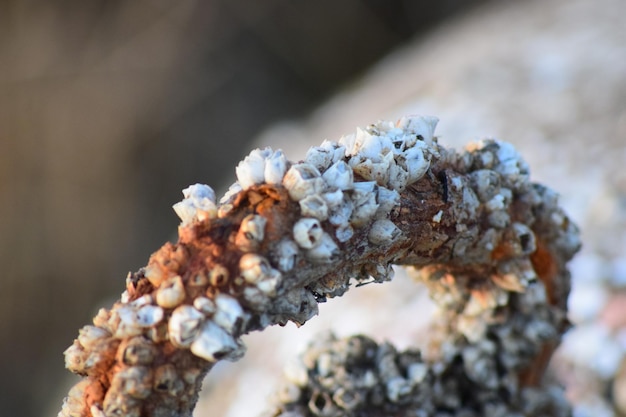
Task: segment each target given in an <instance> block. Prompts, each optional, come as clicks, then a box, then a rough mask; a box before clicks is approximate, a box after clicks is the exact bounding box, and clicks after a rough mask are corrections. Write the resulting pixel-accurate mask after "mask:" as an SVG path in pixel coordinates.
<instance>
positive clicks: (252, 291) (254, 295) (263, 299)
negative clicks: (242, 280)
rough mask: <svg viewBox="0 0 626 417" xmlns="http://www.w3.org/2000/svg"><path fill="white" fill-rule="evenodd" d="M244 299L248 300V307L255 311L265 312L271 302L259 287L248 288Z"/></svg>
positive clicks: (245, 289)
mask: <svg viewBox="0 0 626 417" xmlns="http://www.w3.org/2000/svg"><path fill="white" fill-rule="evenodd" d="M243 298H244V299H245V300H246V302H247V305H248V306H250V307H252V308H253V309H255V310H259V311H261V310H263V309H264V308H266V307H267V306H268V304H269V302H270V299H269V297H268V296H267V294H265V293H264V292H263V291H261V290H260V289H259V288H258V287H246V288H244V290H243Z"/></svg>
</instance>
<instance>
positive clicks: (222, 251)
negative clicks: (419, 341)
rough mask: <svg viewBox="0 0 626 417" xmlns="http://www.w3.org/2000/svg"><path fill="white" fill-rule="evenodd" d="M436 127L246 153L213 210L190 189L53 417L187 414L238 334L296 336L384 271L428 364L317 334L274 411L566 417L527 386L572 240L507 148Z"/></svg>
mask: <svg viewBox="0 0 626 417" xmlns="http://www.w3.org/2000/svg"><path fill="white" fill-rule="evenodd" d="M436 123H437V119H436V118H433V117H418V116H408V117H404V118H402V119H400V120H399V121H398V123H396V124H394V123H391V122H384V121H381V122H377V123H375V124H373V125H370V126H368V127H367V128H364V129H358V130H357V131H356V133H354V134H351V135H346V136H344V137H342V138H341V139H340V140H339V141H338V142H333V141H324V142H323V143H322V144H321V146H319V147H315V148H311V149H310V150H309V152H307V155H306V158H305V160H304V162H300V163H291V162H289V161H287V159H286V158H285V155H284V154H283V153H282V152H281V151H273V150H271V149H269V148H266V149H263V150H259V149H256V150H253V151H252V152H251V153H250V154H249V155H248V156H247V157H246V158H245V159H244V160H243V161H242V162H240V163H239V165H238V166H237V167H236V169H235V171H236V175H237V182H235V183H234V184H233V185H232V186H231V188H230V189H229V191H228V192H227V193H226V194H225V195H224V196H223V197H222V198H221V199H220V203H219V204H218V203H216V196H215V193H214V192H213V190H212V189H211V188H210V187H208V186H205V185H201V184H195V185H192V186H190V187H189V188H187V189H185V190H184V191H183V195H184V199H183V201H181V202H179V203H177V204H176V205H175V206H174V210H175V211H176V213H177V214H178V215H179V217H180V218H181V221H182V222H181V224H180V226H179V240H178V242H176V243H166V244H165V245H163V247H161V248H160V249H159V250H157V251H156V252H155V253H154V254H153V255H152V256H151V257H150V259H149V262H148V265H147V266H146V267H145V268H142V269H140V270H139V271H138V272H136V273H132V274H129V276H128V278H127V280H126V289H125V291H124V293H123V294H122V297H121V299H120V301H118V302H117V303H115V304H114V305H113V307H112V308H111V309H109V310H107V309H101V310H100V311H99V312H98V314H97V316H96V317H95V318H94V321H93V325H89V326H85V327H83V328H82V329H81V330H80V332H79V335H78V338H77V340H76V341H75V342H74V343H73V344H72V345H71V346H70V347H69V348H68V349H67V350H66V351H65V360H66V366H67V368H68V369H70V370H71V371H73V372H76V373H78V374H80V375H83V376H85V379H83V380H82V381H81V382H79V383H78V384H77V385H76V386H75V387H74V388H72V389H71V390H70V392H69V394H68V397H67V398H66V400H65V401H64V404H63V409H62V410H61V412H60V414H59V415H60V416H61V417H69V416H75V415H80V416H90V415H91V416H93V417H102V416H107V417H110V416H114V415H125V416H140V415H141V416H163V415H180V416H190V415H191V412H192V410H193V407H194V405H195V401H196V399H197V393H198V391H199V389H200V385H201V382H202V377H203V376H204V375H205V374H206V373H207V372H208V371H209V370H210V369H211V367H212V366H213V364H214V363H215V362H217V361H219V360H222V359H227V360H237V359H238V358H240V357H241V356H242V355H243V354H244V352H245V346H244V345H243V343H242V342H241V339H240V338H241V336H242V335H244V334H245V333H248V332H251V331H254V330H262V329H263V328H265V327H267V326H270V325H273V324H280V325H284V324H286V323H287V322H288V321H293V322H295V323H296V324H297V325H302V324H304V323H305V322H306V321H307V320H309V319H310V318H311V317H313V316H314V315H315V314H317V313H318V308H317V303H318V302H321V301H323V300H326V299H327V298H331V297H336V296H340V295H342V294H343V293H344V292H345V291H347V290H348V289H349V288H350V286H351V283H353V282H356V283H357V284H363V283H369V282H372V280H373V281H374V282H383V281H387V280H390V279H391V278H392V277H393V269H392V265H407V266H410V267H411V268H410V269H411V270H412V274H413V275H414V277H415V279H416V280H417V281H420V282H422V283H424V285H426V287H427V288H428V289H429V291H430V294H431V296H432V298H433V299H434V300H435V302H436V303H437V304H438V305H439V307H440V309H441V310H442V314H441V315H440V317H441V321H438V322H436V323H434V325H433V337H432V340H431V341H430V342H431V343H430V346H431V349H432V350H433V352H426V353H428V354H427V355H426V354H425V355H422V352H420V351H417V350H414V349H409V350H407V351H398V350H397V349H395V348H394V347H393V346H392V345H391V344H389V343H378V342H376V341H374V340H372V339H370V338H368V337H366V336H355V337H351V338H347V339H337V338H335V337H333V336H328V337H325V338H324V337H322V338H320V339H319V340H318V341H317V342H316V344H315V345H314V346H312V347H311V348H310V349H309V351H307V352H305V353H304V355H303V357H302V359H301V361H300V362H297V363H295V364H292V365H291V366H290V367H289V368H288V369H287V372H286V374H287V383H286V385H284V386H283V388H282V389H281V391H280V393H279V395H277V397H276V398H277V402H276V404H275V407H274V410H273V411H272V415H274V416H279V415H282V416H284V417H287V416H291V417H294V416H357V415H358V416H379V415H420V416H442V415H458V416H468V417H469V416H482V415H493V416H516V415H517V416H521V415H525V416H540V415H567V412H568V408H567V403H566V401H565V400H564V398H563V395H562V392H561V391H559V390H556V389H554V388H553V387H550V386H546V385H544V382H543V381H542V380H541V376H542V375H543V371H544V369H545V363H546V361H547V360H548V359H549V358H550V355H551V352H552V351H553V349H554V348H555V346H556V345H558V343H559V341H560V336H561V334H562V333H563V331H564V330H565V329H566V328H567V326H568V323H567V320H566V319H565V317H566V305H567V304H566V298H567V294H568V291H569V274H568V272H567V269H566V265H565V264H566V262H567V261H568V260H569V259H570V258H571V257H572V256H573V255H574V253H575V252H576V251H577V250H578V248H579V245H580V243H579V239H578V231H577V229H576V227H575V225H574V224H573V223H572V222H571V221H569V219H568V218H567V216H566V215H565V214H564V213H563V211H562V210H561V209H560V208H559V206H558V204H557V198H556V195H555V193H554V192H552V191H551V190H549V189H548V188H546V187H544V186H540V185H537V184H533V183H531V182H530V181H529V169H528V166H527V164H526V163H525V162H524V161H523V159H522V158H521V157H520V155H519V154H518V153H517V152H516V151H515V149H514V148H513V147H512V146H511V145H509V144H506V143H504V142H500V141H497V140H492V139H490V140H484V141H481V142H479V143H477V144H473V145H470V146H468V148H467V149H466V150H465V151H463V152H461V153H456V152H454V151H451V150H448V149H446V148H444V147H443V146H441V145H440V144H439V142H438V140H437V138H436V137H435V136H434V129H435V126H436ZM357 286H359V285H357ZM443 320H445V321H443ZM425 358H428V359H425Z"/></svg>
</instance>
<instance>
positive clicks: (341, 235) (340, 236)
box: [335, 224, 354, 242]
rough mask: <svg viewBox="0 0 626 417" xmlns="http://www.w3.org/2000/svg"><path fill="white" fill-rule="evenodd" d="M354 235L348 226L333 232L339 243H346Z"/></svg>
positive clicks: (340, 227)
mask: <svg viewBox="0 0 626 417" xmlns="http://www.w3.org/2000/svg"><path fill="white" fill-rule="evenodd" d="M353 235H354V229H353V228H352V226H350V225H349V224H346V225H343V226H339V227H338V228H337V230H335V237H336V238H337V240H338V241H340V242H347V241H348V240H350V238H352V236H353Z"/></svg>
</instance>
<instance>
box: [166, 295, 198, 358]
mask: <svg viewBox="0 0 626 417" xmlns="http://www.w3.org/2000/svg"><path fill="white" fill-rule="evenodd" d="M203 320H204V315H203V314H202V313H200V312H199V311H198V310H196V309H195V308H193V307H191V306H189V305H182V306H180V307H178V308H176V310H174V311H173V312H172V316H171V317H170V320H169V323H168V331H169V335H170V340H171V342H172V344H173V345H174V346H177V347H183V348H184V347H189V346H190V345H191V343H192V342H193V340H194V338H195V336H196V334H197V333H198V330H199V328H200V325H201V324H202V321H203Z"/></svg>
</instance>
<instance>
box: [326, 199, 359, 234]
mask: <svg viewBox="0 0 626 417" xmlns="http://www.w3.org/2000/svg"><path fill="white" fill-rule="evenodd" d="M353 210H354V202H353V201H352V200H351V199H349V198H347V196H345V198H343V199H342V201H341V204H339V205H337V206H336V207H333V209H332V210H331V212H330V215H329V216H328V221H329V222H330V224H332V225H333V226H338V227H346V226H348V225H349V220H350V216H352V211H353Z"/></svg>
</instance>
